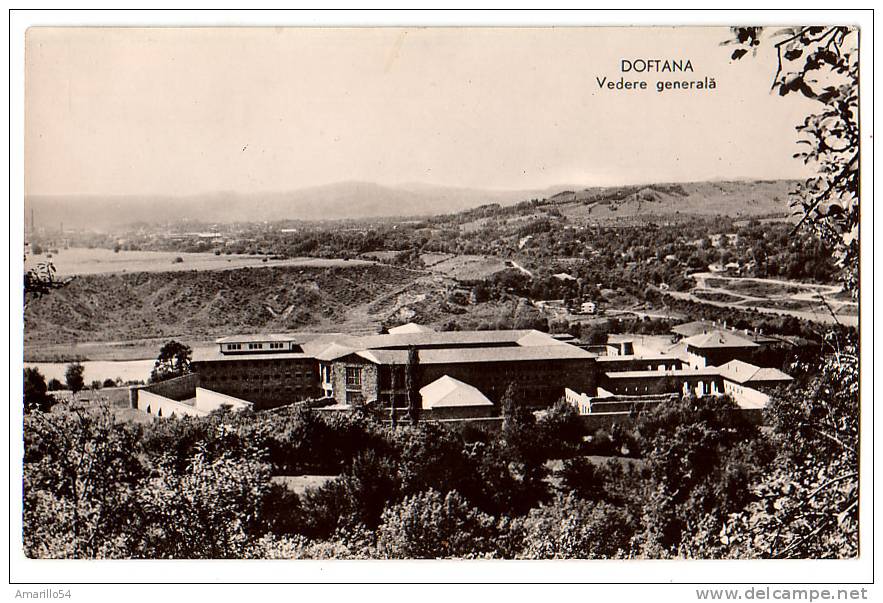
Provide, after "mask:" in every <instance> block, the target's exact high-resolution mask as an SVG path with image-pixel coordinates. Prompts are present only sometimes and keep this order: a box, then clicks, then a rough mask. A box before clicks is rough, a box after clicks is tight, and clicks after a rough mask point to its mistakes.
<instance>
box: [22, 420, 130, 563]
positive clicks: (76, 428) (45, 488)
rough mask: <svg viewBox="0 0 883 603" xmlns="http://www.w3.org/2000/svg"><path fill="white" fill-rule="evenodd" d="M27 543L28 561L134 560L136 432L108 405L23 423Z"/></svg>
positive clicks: (23, 517) (23, 510)
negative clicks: (36, 559)
mask: <svg viewBox="0 0 883 603" xmlns="http://www.w3.org/2000/svg"><path fill="white" fill-rule="evenodd" d="M24 439H25V442H24V444H25V447H24V465H23V491H24V492H23V495H24V497H23V503H22V504H23V506H22V522H23V525H22V537H23V544H24V550H25V554H27V555H28V557H31V558H40V559H44V558H75V559H76V558H96V557H116V558H130V557H132V556H136V553H135V550H136V544H135V541H134V540H135V535H136V534H137V533H138V531H139V530H138V525H139V522H138V506H137V504H136V502H135V491H136V484H137V482H138V481H139V480H140V479H141V478H142V477H144V475H145V473H146V468H145V467H144V466H143V465H142V464H141V461H140V459H139V455H138V450H139V439H138V432H137V429H136V428H135V427H133V426H131V425H126V424H121V423H117V422H115V421H114V417H113V413H112V412H111V411H110V408H109V407H108V406H107V405H106V404H99V405H97V406H93V407H90V408H83V407H82V405H79V406H78V405H76V404H74V403H64V404H63V407H62V409H61V412H58V413H48V414H43V413H34V414H31V415H28V416H27V417H25V425H24Z"/></svg>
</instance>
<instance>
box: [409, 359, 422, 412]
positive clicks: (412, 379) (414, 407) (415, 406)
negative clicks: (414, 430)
mask: <svg viewBox="0 0 883 603" xmlns="http://www.w3.org/2000/svg"><path fill="white" fill-rule="evenodd" d="M419 371H420V356H419V354H418V353H417V348H416V347H414V346H409V347H408V365H407V367H406V369H405V389H406V390H407V392H408V416H409V417H410V418H411V424H412V425H417V423H418V422H419V421H420V410H421V406H422V400H421V398H420V391H419V389H418V388H419V386H420V375H419Z"/></svg>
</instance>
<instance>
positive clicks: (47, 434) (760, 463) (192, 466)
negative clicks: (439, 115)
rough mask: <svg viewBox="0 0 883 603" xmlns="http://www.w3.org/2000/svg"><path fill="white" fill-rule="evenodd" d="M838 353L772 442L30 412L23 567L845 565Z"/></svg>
mask: <svg viewBox="0 0 883 603" xmlns="http://www.w3.org/2000/svg"><path fill="white" fill-rule="evenodd" d="M839 350H840V351H839V354H840V355H839V356H831V357H826V358H824V359H823V360H822V361H821V363H819V362H818V361H817V362H816V364H815V366H816V367H817V369H818V370H817V372H816V376H815V377H814V378H813V379H812V380H811V381H810V382H809V383H808V385H807V386H806V388H805V389H800V388H797V387H794V388H792V389H791V390H789V391H787V392H785V393H783V394H782V395H780V396H779V397H777V398H776V400H775V402H774V404H773V405H772V406H771V409H770V417H769V425H770V426H771V431H770V432H769V433H765V432H763V431H761V430H760V429H758V428H757V426H755V425H753V424H748V423H746V422H744V421H741V420H739V417H740V414H739V413H738V412H737V411H735V410H734V409H733V406H732V405H731V403H730V402H728V401H727V400H726V399H723V398H718V399H714V398H707V399H698V400H697V399H685V400H683V401H681V402H678V403H674V404H672V405H668V406H665V407H660V408H658V409H657V410H655V411H652V412H648V413H644V414H643V415H640V416H639V417H637V419H636V420H635V421H634V422H633V423H631V424H621V425H615V426H613V427H612V428H609V429H606V430H603V431H599V432H597V433H595V434H586V433H585V431H584V429H583V427H582V422H581V420H580V419H579V417H578V416H576V415H575V414H574V413H573V411H572V409H571V408H570V407H568V406H567V405H564V404H558V405H556V406H555V407H553V408H552V409H550V410H549V411H548V412H547V413H545V414H543V415H541V416H539V417H537V416H535V415H534V414H533V413H531V412H528V411H526V409H525V408H524V407H523V406H521V405H520V404H519V401H518V400H516V399H515V397H514V396H513V395H511V394H508V395H507V396H506V397H505V399H504V404H503V406H504V419H503V425H502V428H501V429H500V430H499V431H498V432H485V431H481V430H478V429H476V428H475V427H469V426H467V427H464V428H462V429H457V428H442V427H439V426H437V425H433V424H426V423H423V424H420V425H418V426H417V427H412V426H399V427H397V428H391V427H390V426H389V425H388V424H384V423H380V422H377V421H376V420H374V419H372V418H370V417H365V416H357V415H346V414H324V413H321V412H319V411H308V410H301V411H289V412H285V411H282V412H273V413H258V414H252V413H241V414H231V413H226V412H221V413H217V414H214V415H211V416H209V417H205V418H180V419H166V420H161V421H155V422H153V423H150V424H147V425H136V424H130V423H118V422H115V421H114V419H113V416H112V414H111V412H110V410H109V409H107V408H103V407H88V408H86V407H82V408H75V407H71V406H70V405H68V406H66V407H65V409H64V410H62V411H60V410H59V409H54V411H53V412H51V413H44V412H41V411H39V410H37V409H35V410H33V412H31V413H30V414H28V415H27V416H26V417H25V459H24V545H25V550H26V552H27V554H28V555H30V556H33V557H113V558H126V557H161V558H162V557H175V558H203V557H213V558H237V557H270V558H277V557H278V558H285V557H298V558H329V557H335V558H375V557H379V558H411V557H498V558H552V557H580V558H596V557H599V558H609V557H678V556H687V557H757V556H761V557H766V556H785V557H787V556H819V557H826V556H850V555H854V554H856V551H857V548H856V537H857V515H856V512H857V507H856V502H855V501H856V496H857V474H856V467H857V454H856V450H857V416H858V414H857V409H856V405H857V388H856V383H857V382H856V380H855V377H854V375H855V373H854V372H852V368H854V367H851V366H850V365H849V364H848V362H849V359H850V358H853V357H854V356H852V355H851V354H854V352H853V351H852V350H854V348H853V347H851V345H850V344H849V343H848V342H845V343H844V342H840V345H839ZM588 435H591V437H590V438H589V437H587V436H588ZM588 455H604V456H600V457H599V456H588ZM559 459H560V460H559ZM550 461H553V462H550ZM302 474H307V475H311V474H312V475H336V476H337V477H335V478H333V479H331V480H330V481H327V482H325V483H324V485H322V486H319V487H315V488H308V489H307V490H306V491H305V492H303V493H302V494H300V495H298V494H295V493H294V492H292V491H289V490H288V489H286V488H285V487H283V486H282V485H280V484H278V483H277V482H275V481H274V480H272V479H271V477H272V476H274V475H280V476H284V475H302ZM807 509H810V510H812V512H813V513H814V514H813V515H812V516H811V517H810V516H807V514H806V513H805V511H806V510H807ZM773 524H775V525H776V526H778V527H777V528H776V529H775V530H774V529H772V525H773ZM774 535H775V536H774Z"/></svg>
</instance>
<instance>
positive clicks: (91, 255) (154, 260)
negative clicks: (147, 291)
mask: <svg viewBox="0 0 883 603" xmlns="http://www.w3.org/2000/svg"><path fill="white" fill-rule="evenodd" d="M176 258H181V260H182V261H181V262H177V261H176ZM47 261H50V262H52V264H53V265H54V266H55V270H56V273H57V275H58V276H59V277H62V278H64V277H68V276H83V275H88V274H121V273H127V272H186V271H190V270H232V269H235V268H263V267H267V266H276V267H278V266H303V267H312V268H315V267H321V268H327V267H332V266H351V265H364V264H369V263H371V262H368V261H366V260H342V259H323V258H289V259H285V260H272V259H269V258H264V257H262V256H254V255H235V254H234V255H224V254H221V255H215V254H214V253H182V252H175V251H120V252H116V253H115V252H114V251H113V250H111V249H86V248H71V249H63V250H61V251H60V252H59V253H57V254H52V256H51V257H49V255H48V254H43V255H31V256H29V257H28V258H27V260H26V261H25V270H27V269H30V268H32V267H34V266H35V265H36V264H39V263H41V262H47Z"/></svg>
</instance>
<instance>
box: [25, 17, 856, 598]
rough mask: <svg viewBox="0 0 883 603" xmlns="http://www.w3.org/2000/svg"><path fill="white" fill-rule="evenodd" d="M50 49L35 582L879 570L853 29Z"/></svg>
mask: <svg viewBox="0 0 883 603" xmlns="http://www.w3.org/2000/svg"><path fill="white" fill-rule="evenodd" d="M798 15H799V13H796V14H794V13H792V14H791V16H792V17H796V16H798ZM51 16H52V15H51V11H50V14H48V15H43V21H48V22H50V23H49V24H45V23H41V24H38V25H36V26H31V27H29V28H27V30H26V31H24V32H23V36H22V38H21V39H19V40H15V39H14V38H13V39H12V40H11V43H12V45H13V46H14V45H15V44H21V45H22V48H21V52H20V53H19V56H21V57H23V64H22V65H20V69H21V70H22V73H23V78H22V82H23V89H21V90H16V89H15V88H13V90H12V92H11V93H12V95H13V96H15V95H18V96H19V97H20V99H21V100H20V102H21V103H22V108H23V122H22V127H21V129H20V130H19V131H20V133H21V135H22V140H19V141H16V140H13V141H12V142H11V144H12V145H13V146H12V147H11V149H13V150H12V151H11V154H14V153H15V148H18V147H17V146H16V145H18V144H21V148H22V149H23V155H22V156H21V162H22V165H23V173H22V174H21V183H22V184H21V186H22V189H21V190H22V192H23V194H22V195H21V196H15V195H13V196H12V197H11V198H10V211H11V213H12V214H13V217H12V220H13V221H12V222H11V226H10V229H11V230H15V231H16V232H15V233H14V236H13V233H11V234H10V249H11V251H10V257H11V259H10V265H11V266H12V267H13V268H12V279H11V280H12V282H13V285H12V288H11V292H10V298H11V299H12V300H13V301H14V304H13V307H12V308H11V317H12V323H13V325H19V326H18V327H17V328H19V329H20V330H21V331H20V332H21V338H20V341H18V342H16V344H15V345H16V346H18V345H21V348H20V352H19V351H15V350H17V349H18V348H16V347H13V348H12V350H13V352H11V354H10V363H11V367H12V368H11V377H10V379H11V380H12V381H16V380H17V379H19V378H20V376H21V375H22V374H23V382H22V383H23V386H22V391H21V392H20V393H18V392H17V389H16V388H17V384H15V383H13V384H12V386H11V387H13V390H12V391H13V392H15V394H14V395H11V397H10V409H11V411H10V413H11V419H10V421H11V424H10V434H11V437H10V445H11V448H10V450H11V454H10V459H11V460H10V464H11V465H15V466H16V467H13V468H11V470H10V471H11V477H12V479H11V494H10V500H11V501H13V499H15V502H14V504H13V502H11V503H10V505H11V506H10V513H11V521H12V526H13V528H15V526H20V535H19V534H17V533H16V530H15V529H13V530H12V531H11V534H10V538H11V543H12V544H11V551H12V554H13V556H17V557H20V558H21V560H22V561H21V562H22V563H37V565H36V567H41V566H40V563H49V561H48V560H61V561H58V564H56V565H43V566H42V567H53V568H55V567H59V566H60V567H64V566H65V563H71V562H72V561H71V560H80V561H82V560H92V561H95V562H96V567H97V568H99V569H97V570H96V571H100V568H101V567H102V565H101V563H105V562H109V561H111V560H134V561H137V560H142V561H144V560H248V561H249V562H254V563H259V562H260V560H276V561H278V560H289V561H302V560H313V561H317V560H318V561H321V562H323V563H328V564H331V565H330V566H331V567H336V566H335V565H334V564H335V563H337V562H340V561H343V560H347V561H359V560H363V561H367V560H374V561H376V560H384V562H390V563H392V562H393V561H394V560H436V561H438V560H449V561H450V560H458V562H462V564H463V566H464V567H467V566H468V567H470V568H473V570H471V571H481V567H482V564H487V566H488V567H497V568H499V567H500V566H499V565H494V564H493V562H494V561H495V560H496V561H500V560H507V561H513V562H515V563H514V564H512V565H506V566H505V567H506V568H507V570H506V571H508V572H510V573H511V575H510V576H509V580H512V581H518V577H517V574H518V572H519V567H520V566H519V563H518V562H524V563H525V567H536V566H531V565H530V564H529V563H527V562H529V561H531V560H534V561H535V560H546V561H550V560H558V561H559V562H560V561H562V560H571V561H573V560H592V561H594V562H595V563H593V564H591V565H588V566H586V567H591V568H592V570H591V574H590V575H584V576H583V579H585V580H587V581H592V580H599V579H601V580H603V572H605V571H607V570H606V569H605V568H612V569H613V571H627V570H628V568H629V566H630V564H633V563H635V564H637V563H640V562H643V561H647V560H667V561H672V560H676V561H678V562H679V565H678V566H681V565H686V566H689V565H690V563H691V562H696V561H700V560H740V561H746V562H747V561H749V560H753V561H764V562H767V563H770V564H772V565H770V567H776V565H774V564H775V563H776V560H803V561H811V560H829V561H830V562H831V563H829V564H828V565H827V566H826V567H827V568H828V569H829V570H831V571H833V570H834V569H835V568H836V567H837V566H836V564H837V563H841V562H842V563H851V564H852V567H856V564H857V563H858V562H859V561H861V560H868V558H869V557H870V555H871V553H872V551H871V548H870V547H871V546H872V544H873V536H872V533H871V531H870V529H871V524H870V521H871V516H870V513H871V508H870V506H866V503H867V502H868V501H870V500H872V499H871V498H870V497H871V495H872V492H871V491H870V482H868V483H865V481H863V480H860V476H867V477H868V479H870V477H871V476H870V474H867V473H864V470H865V469H870V468H871V467H872V462H873V460H872V457H871V456H870V445H871V441H870V438H871V437H872V434H871V429H872V425H871V423H870V422H868V419H869V417H870V416H871V415H870V414H868V413H870V412H871V409H870V408H869V406H870V404H871V403H872V402H871V400H872V399H871V397H870V396H871V391H869V390H868V389H867V387H868V385H869V384H870V381H869V380H868V379H870V375H869V374H866V373H869V371H870V367H868V369H867V370H863V371H862V372H861V375H860V371H859V366H860V347H861V349H862V351H865V352H866V353H868V354H869V353H870V350H871V347H872V339H871V337H870V331H868V332H867V333H866V337H863V338H861V343H862V344H863V345H861V346H860V333H861V331H860V327H861V326H864V324H865V320H868V321H870V314H869V313H868V312H869V311H870V307H867V308H866V307H865V304H863V303H862V304H860V301H861V299H860V298H861V295H860V294H861V292H862V285H864V286H865V287H867V288H870V281H866V282H863V279H862V278H861V276H862V268H863V264H864V261H863V260H862V261H860V259H861V258H862V257H863V256H862V252H863V250H864V249H865V248H867V246H868V245H869V244H870V241H871V239H870V237H871V230H870V223H867V224H865V228H862V224H861V220H860V214H861V211H860V209H861V207H860V203H859V198H860V193H861V191H862V190H863V183H867V182H870V180H868V179H863V178H862V176H863V174H862V170H861V167H862V164H863V163H865V164H866V165H865V170H866V174H865V176H866V178H869V176H870V163H869V162H866V161H862V152H864V151H867V150H868V149H864V148H863V145H864V144H866V143H867V142H868V141H869V135H870V129H869V128H870V121H868V120H867V119H866V114H865V113H864V112H860V104H861V103H860V99H862V98H863V97H864V96H865V95H866V94H867V95H870V94H871V85H870V81H871V80H870V75H871V74H870V72H864V71H862V72H861V77H860V69H859V65H860V61H859V59H860V52H862V51H864V50H865V48H869V47H870V46H869V44H870V41H871V35H872V31H870V30H867V29H866V28H864V27H862V26H860V25H859V23H858V21H843V22H835V21H832V20H831V18H828V19H825V18H818V19H816V18H813V19H807V20H806V21H805V22H803V21H800V20H799V19H795V20H794V21H792V22H789V23H784V24H783V23H782V22H781V19H778V18H770V19H769V21H768V22H766V21H765V20H764V14H763V12H758V13H755V14H754V15H753V18H746V19H745V20H744V22H747V23H751V24H752V25H750V26H745V25H740V24H739V23H738V22H722V21H721V19H715V15H714V14H711V15H710V16H709V19H711V24H707V25H678V26H673V25H665V24H658V25H654V24H641V25H629V24H628V20H627V19H626V20H624V21H625V22H623V23H621V24H618V25H604V26H602V25H592V24H591V22H590V21H591V19H590V17H591V15H589V18H588V21H589V22H588V23H583V22H581V23H579V24H575V25H567V26H552V25H543V24H538V25H535V26H527V25H524V24H521V25H517V26H505V27H504V26H493V25H479V26H469V27H465V26H463V27H460V26H451V25H444V26H441V25H439V26H420V25H419V22H418V23H417V24H416V25H414V26H407V25H367V26H358V27H357V26H351V25H349V24H345V26H344V25H340V26H334V25H322V26H309V27H307V26H303V25H289V24H285V23H280V24H279V25H278V26H272V27H270V26H259V25H248V24H243V25H239V26H224V27H220V26H209V25H206V26H199V27H195V26H186V23H184V24H182V25H181V26H175V25H174V24H169V23H167V22H164V24H162V25H151V24H150V19H149V15H148V19H146V21H147V23H145V24H144V25H141V26H114V25H112V24H110V25H107V24H102V25H101V26H91V25H89V23H88V19H83V20H81V21H82V22H81V23H80V24H79V25H67V24H62V25H58V26H54V25H52V24H51ZM818 16H819V15H814V17H818ZM821 16H822V17H824V15H821ZM173 18H174V16H173ZM707 20H708V19H707ZM817 23H823V24H822V25H819V24H817ZM862 59H863V60H864V57H862ZM869 98H870V97H869ZM860 113H861V119H860ZM12 178H13V179H15V178H16V174H15V172H14V171H13V172H12ZM860 230H861V235H862V236H861V237H860V236H859V235H860ZM19 254H23V260H24V261H23V263H22V262H21V261H20V260H19V259H18V258H19V257H21V256H20V255H19ZM15 266H18V268H17V269H16V268H14V267H15ZM16 270H21V272H20V273H17V272H16ZM21 282H23V283H24V290H23V292H22V291H21V290H20V289H18V287H20V286H21V285H20V283H21ZM860 309H861V312H860ZM866 310H867V312H866ZM866 315H867V318H865V316H866ZM860 318H861V320H860ZM860 322H861V323H862V324H860ZM867 326H868V327H870V322H868V323H867ZM11 337H13V335H12V334H11ZM19 353H21V356H18V354H19ZM19 362H20V363H21V364H18V363H19ZM18 371H22V372H18ZM860 376H861V379H860ZM860 386H861V387H860ZM860 393H861V395H860ZM18 395H21V396H22V400H23V403H22V404H21V405H18V402H17V401H16V400H15V397H16V396H18ZM19 413H20V414H19ZM862 427H865V429H866V430H865V431H863V430H862V429H861V428H862ZM860 461H861V463H860ZM866 463H867V464H866ZM860 468H861V469H862V471H861V472H860ZM16 476H17V477H16ZM860 510H861V511H862V512H861V513H860ZM860 534H861V535H862V537H861V538H860ZM19 536H20V540H18V541H16V540H15V539H16V538H19ZM680 562H682V563H680ZM556 563H557V562H554V561H553V562H551V563H549V564H548V565H545V566H544V567H548V568H550V571H555V569H554V568H555V567H556ZM59 564H60V565H59ZM832 564H833V565H832ZM90 567H91V566H90ZM104 567H109V566H104ZM114 567H118V566H114ZM122 567H126V566H122ZM230 567H240V566H230ZM246 567H249V566H246ZM276 567H288V566H276ZM291 567H292V568H297V567H299V566H298V565H297V564H292V565H291ZM348 567H351V566H348ZM355 567H359V564H358V563H357V564H355ZM370 567H380V568H384V567H387V566H386V565H379V566H370ZM393 567H395V566H393ZM399 567H404V566H399ZM423 567H428V566H423ZM566 567H569V568H573V567H574V566H572V565H570V566H566ZM655 567H656V568H657V569H660V567H668V568H671V567H673V566H671V565H668V566H659V565H657V566H655ZM752 567H753V566H752ZM779 567H781V566H779ZM787 567H791V568H793V567H795V566H793V565H791V566H787ZM616 568H622V570H620V569H616ZM107 571H108V572H110V570H109V569H108V570H107ZM292 571H294V570H292ZM393 571H396V570H393ZM470 575H471V574H470ZM617 575H620V576H621V575H622V574H617ZM715 575H717V574H715ZM495 576H496V577H497V578H498V579H499V578H500V576H499V575H498V574H495ZM387 577H388V576H387ZM657 577H658V576H657ZM694 577H695V576H694ZM749 577H750V576H747V575H742V576H740V575H736V574H733V575H731V577H730V579H731V580H733V581H738V582H741V581H743V580H745V579H748V578H749ZM288 578H290V579H293V580H295V581H296V580H297V579H296V578H294V577H293V576H292V575H289V576H288ZM534 578H536V576H534ZM559 578H560V576H559ZM106 579H107V580H108V581H111V582H112V581H114V578H113V576H111V575H108V576H106ZM130 579H134V580H140V579H144V580H146V581H148V582H150V581H153V580H162V576H158V575H152V576H144V575H142V576H140V577H138V578H131V577H130ZM227 579H229V580H231V581H243V580H246V581H247V580H248V578H247V576H245V575H238V574H237V572H236V571H232V570H231V571H230V572H229V575H226V576H221V577H218V578H214V579H213V580H221V581H223V580H227ZM399 579H405V580H406V578H405V577H404V576H399ZM463 579H465V575H464V578H463ZM767 579H768V580H773V579H774V578H769V577H768V578H767ZM805 579H807V580H811V579H812V577H811V576H805ZM455 580H456V578H455ZM635 580H636V581H640V577H636V578H635ZM700 580H701V578H700ZM369 581H370V579H369ZM853 581H854V580H853ZM53 596H54V595H53ZM697 596H698V595H697ZM700 598H702V597H701V596H700ZM709 598H712V597H711V596H709ZM721 598H723V597H721ZM833 598H837V597H833ZM841 598H842V597H841Z"/></svg>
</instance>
